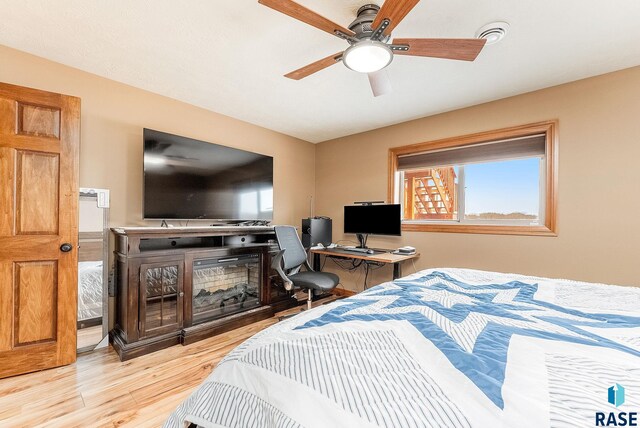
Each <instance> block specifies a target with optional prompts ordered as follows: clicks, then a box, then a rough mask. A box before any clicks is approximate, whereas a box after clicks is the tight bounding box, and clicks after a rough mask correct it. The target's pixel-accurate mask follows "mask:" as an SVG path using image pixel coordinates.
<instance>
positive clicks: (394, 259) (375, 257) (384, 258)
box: [309, 248, 420, 263]
mask: <svg viewBox="0 0 640 428" xmlns="http://www.w3.org/2000/svg"><path fill="white" fill-rule="evenodd" d="M309 252H310V253H312V254H322V255H325V256H337V257H345V258H349V259H356V260H367V261H371V262H379V263H398V262H402V261H405V260H411V259H414V258H416V257H418V256H420V253H415V254H407V255H400V254H393V253H391V252H386V253H379V254H362V253H354V252H350V251H345V250H341V249H334V248H325V249H322V250H310V251H309Z"/></svg>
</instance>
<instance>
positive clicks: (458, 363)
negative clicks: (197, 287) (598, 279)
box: [165, 269, 640, 428]
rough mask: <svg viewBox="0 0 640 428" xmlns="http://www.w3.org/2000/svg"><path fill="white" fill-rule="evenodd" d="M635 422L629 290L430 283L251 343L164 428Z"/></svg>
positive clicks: (315, 313) (637, 335) (529, 282)
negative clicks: (602, 416) (600, 418)
mask: <svg viewBox="0 0 640 428" xmlns="http://www.w3.org/2000/svg"><path fill="white" fill-rule="evenodd" d="M614 387H615V391H614V390H613V389H611V391H610V388H614ZM621 388H623V389H624V390H625V391H626V398H620V397H622V396H621V395H620V394H622V392H621V391H622V390H621ZM612 394H617V395H616V396H617V397H618V399H617V401H616V400H614V404H610V403H609V401H610V400H611V398H610V397H611V396H612ZM621 400H622V401H624V402H623V403H622V402H621ZM632 411H640V288H632V287H618V286H611V285H604V284H590V283H581V282H573V281H566V280H552V279H545V278H535V277H526V276H521V275H512V274H499V273H493V272H482V271H474V270H466V269H429V270H425V271H421V272H418V273H416V274H414V275H411V276H408V277H405V278H402V279H399V280H396V281H394V282H388V283H384V284H381V285H378V286H376V287H373V288H370V289H369V290H367V291H365V292H363V293H360V294H358V295H355V296H352V297H350V298H348V299H343V300H339V301H336V302H333V303H331V304H328V305H325V306H321V307H318V308H315V309H313V310H311V311H307V312H304V313H301V314H300V315H297V316H295V317H293V318H290V319H288V320H286V321H283V322H280V323H278V324H276V325H274V326H272V327H270V328H268V329H266V330H264V331H262V332H260V333H259V334H257V335H255V336H254V337H252V338H251V339H249V340H247V341H246V342H244V343H243V344H242V345H240V346H238V347H237V348H236V349H234V350H233V351H232V352H231V353H229V354H228V355H227V356H226V357H225V358H224V359H223V360H222V361H221V362H220V364H219V365H218V367H217V368H216V369H215V370H214V372H213V373H212V374H211V376H210V377H209V378H208V379H207V380H206V381H205V382H204V384H203V385H201V386H200V387H199V388H198V389H197V390H196V391H195V392H194V393H193V394H192V395H191V396H190V397H189V398H188V399H187V400H186V401H185V402H184V403H182V404H181V405H180V406H179V407H178V408H177V409H176V411H175V412H174V413H173V414H171V415H170V417H169V419H168V420H167V422H166V424H165V427H170V428H178V427H184V426H188V425H189V424H191V423H193V424H196V425H199V426H204V427H220V426H224V427H331V426H336V427H337V426H344V427H373V426H382V427H429V426H433V427H442V426H447V427H477V426H501V427H507V426H510V427H511V426H518V427H527V426H531V427H543V426H554V427H572V426H594V424H595V418H596V413H597V412H605V413H606V414H607V415H608V413H609V412H632Z"/></svg>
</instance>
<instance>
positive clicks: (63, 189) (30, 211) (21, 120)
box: [0, 83, 80, 378]
mask: <svg viewBox="0 0 640 428" xmlns="http://www.w3.org/2000/svg"><path fill="white" fill-rule="evenodd" d="M79 140H80V100H79V99H78V98H75V97H69V96H65V95H59V94H53V93H49V92H44V91H38V90H35V89H29V88H23V87H19V86H13V85H8V84H4V83H0V378H1V377H6V376H12V375H16V374H21V373H26V372H30V371H35V370H42V369H46V368H50V367H57V366H60V365H64V364H68V363H71V362H73V361H75V355H76V316H77V291H78V289H77V245H78V238H77V237H78V148H79ZM63 243H69V244H71V245H72V246H73V250H72V251H70V252H66V253H65V252H62V251H60V246H61V245H62V244H63Z"/></svg>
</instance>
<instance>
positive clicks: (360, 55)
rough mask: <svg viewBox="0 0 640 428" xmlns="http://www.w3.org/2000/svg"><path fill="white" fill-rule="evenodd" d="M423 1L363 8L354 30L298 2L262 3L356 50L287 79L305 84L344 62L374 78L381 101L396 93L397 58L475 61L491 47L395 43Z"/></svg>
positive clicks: (467, 42) (458, 42)
mask: <svg viewBox="0 0 640 428" xmlns="http://www.w3.org/2000/svg"><path fill="white" fill-rule="evenodd" d="M419 1H420V0H386V1H385V2H384V3H383V5H382V8H381V7H380V6H378V5H376V4H365V5H364V6H362V7H360V8H359V9H358V12H357V13H356V15H357V16H356V19H355V20H354V21H353V22H352V23H351V24H349V28H348V29H347V28H344V27H342V26H341V25H338V24H336V23H334V22H332V21H331V20H329V19H327V18H325V17H323V16H321V15H319V14H317V13H315V12H314V11H312V10H310V9H307V8H306V7H304V6H302V5H300V4H298V3H296V2H294V1H292V0H258V3H260V4H263V5H265V6H268V7H270V8H272V9H275V10H277V11H278V12H282V13H284V14H285V15H289V16H290V17H292V18H295V19H297V20H299V21H302V22H304V23H307V24H309V25H312V26H314V27H316V28H318V29H320V30H323V31H326V32H327V33H329V34H332V35H334V36H336V37H339V38H341V39H343V40H345V41H347V42H348V43H349V45H350V46H349V47H348V48H347V49H346V50H345V51H344V52H338V53H336V54H333V55H329V56H328V57H326V58H323V59H321V60H319V61H316V62H313V63H311V64H309V65H306V66H304V67H302V68H299V69H297V70H295V71H292V72H291V73H288V74H285V77H288V78H290V79H294V80H300V79H303V78H305V77H307V76H309V75H311V74H313V73H316V72H318V71H320V70H323V69H325V68H327V67H329V66H330V65H333V64H335V63H337V62H340V61H342V62H343V63H344V64H345V65H346V66H347V67H348V68H349V69H351V70H353V71H357V72H360V73H367V74H368V76H369V83H370V84H371V89H372V90H373V94H374V96H376V97H377V96H378V95H383V94H385V93H387V92H389V91H390V90H391V84H390V82H389V77H388V76H387V73H386V71H385V70H384V68H385V67H386V66H388V65H389V64H390V63H391V61H392V60H393V56H394V55H412V56H426V57H434V58H445V59H458V60H463V61H473V60H475V59H476V57H477V56H478V54H479V53H480V51H481V50H482V48H483V47H484V45H485V43H486V40H485V39H393V41H390V40H391V31H393V29H394V28H395V27H396V25H398V24H399V23H400V22H401V21H402V19H404V17H405V16H406V15H407V14H408V13H409V12H410V11H411V9H413V8H414V7H415V5H416V4H418V2H419Z"/></svg>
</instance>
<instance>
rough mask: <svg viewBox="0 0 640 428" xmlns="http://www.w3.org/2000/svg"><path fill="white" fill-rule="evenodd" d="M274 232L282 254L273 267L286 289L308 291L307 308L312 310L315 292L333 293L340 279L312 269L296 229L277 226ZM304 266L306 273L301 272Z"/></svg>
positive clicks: (331, 274)
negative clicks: (296, 288)
mask: <svg viewBox="0 0 640 428" xmlns="http://www.w3.org/2000/svg"><path fill="white" fill-rule="evenodd" d="M274 230H275V232H276V239H277V240H278V246H279V247H280V252H279V253H278V254H277V255H276V256H275V257H274V258H273V260H272V262H271V267H272V268H273V269H274V270H275V271H276V272H278V275H280V278H282V280H283V281H284V288H285V289H287V290H292V289H293V288H294V286H295V287H298V288H300V289H303V290H307V292H308V298H307V308H308V309H311V300H312V298H313V291H314V290H318V291H321V292H327V291H331V290H333V289H334V288H335V287H336V286H337V285H338V283H339V282H340V278H338V275H335V274H333V273H329V272H315V271H314V270H313V269H312V268H311V266H310V265H309V261H308V260H307V252H306V251H305V250H304V247H303V246H302V242H301V241H300V238H299V237H298V232H297V231H296V228H295V227H293V226H275V227H274ZM302 266H304V267H305V269H306V272H300V268H301V267H302Z"/></svg>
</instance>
